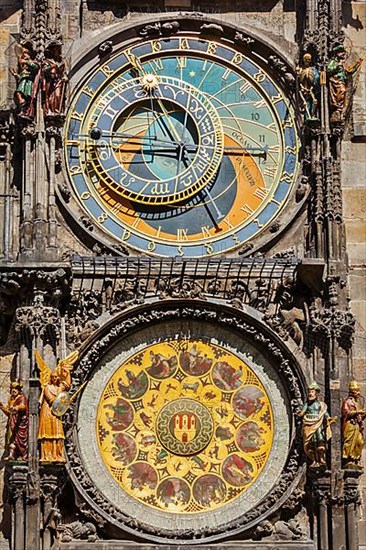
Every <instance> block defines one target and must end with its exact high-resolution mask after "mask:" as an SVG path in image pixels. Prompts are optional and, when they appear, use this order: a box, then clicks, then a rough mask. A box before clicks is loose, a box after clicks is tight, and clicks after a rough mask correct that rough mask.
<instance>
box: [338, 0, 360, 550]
mask: <svg viewBox="0 0 366 550" xmlns="http://www.w3.org/2000/svg"><path fill="white" fill-rule="evenodd" d="M343 4H344V5H343V11H344V23H345V32H346V45H347V46H348V48H349V50H350V52H351V59H352V61H354V60H355V59H356V58H357V57H361V58H363V59H365V58H366V33H365V28H366V3H365V2H344V3H343ZM353 106H354V109H353V135H354V137H353V138H352V140H351V141H344V143H343V158H342V182H343V212H344V220H345V225H346V239H347V253H348V261H349V273H348V283H349V295H350V306H351V311H352V313H353V314H354V315H355V317H356V333H355V339H354V346H353V349H352V359H353V373H352V375H353V377H354V378H356V379H357V380H359V381H360V382H361V384H362V386H361V387H362V395H364V396H365V395H366V65H365V61H364V63H363V67H362V71H361V74H360V79H359V82H358V87H357V91H356V94H355V97H354V102H353ZM363 466H364V468H365V466H366V455H365V450H364V455H363ZM361 486H362V498H363V513H362V514H361V515H360V545H362V546H363V547H365V546H366V518H365V517H364V516H365V513H364V510H365V502H366V479H365V476H364V477H363V483H362V484H361Z"/></svg>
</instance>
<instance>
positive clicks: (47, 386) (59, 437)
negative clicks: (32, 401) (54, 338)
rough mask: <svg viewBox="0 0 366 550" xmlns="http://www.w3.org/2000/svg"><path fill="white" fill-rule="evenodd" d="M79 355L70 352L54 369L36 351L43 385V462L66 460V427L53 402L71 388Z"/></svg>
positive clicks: (40, 416)
mask: <svg viewBox="0 0 366 550" xmlns="http://www.w3.org/2000/svg"><path fill="white" fill-rule="evenodd" d="M78 355H79V352H77V351H74V352H72V353H70V354H69V355H68V356H67V357H66V358H65V359H61V360H60V361H59V362H58V364H57V367H56V369H55V370H52V369H50V367H49V366H48V365H47V364H46V363H45V362H44V360H43V359H42V357H41V355H40V354H39V352H38V351H37V350H36V351H35V356H36V361H37V365H38V368H39V370H40V378H41V386H42V393H41V397H40V404H41V412H40V415H39V427H38V440H39V441H40V442H41V461H42V462H65V455H64V439H65V434H64V429H63V426H62V421H61V420H60V419H59V418H57V416H55V415H54V414H53V412H52V404H53V402H54V401H55V399H56V398H57V396H58V395H59V394H60V393H61V392H64V391H67V390H68V389H69V388H70V386H71V371H72V367H73V364H74V363H75V361H76V360H77V358H78Z"/></svg>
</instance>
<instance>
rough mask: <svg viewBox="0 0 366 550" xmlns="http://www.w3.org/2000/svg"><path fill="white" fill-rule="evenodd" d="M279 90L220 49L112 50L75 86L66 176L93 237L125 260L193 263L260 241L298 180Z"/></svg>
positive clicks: (192, 44) (288, 110)
mask: <svg viewBox="0 0 366 550" xmlns="http://www.w3.org/2000/svg"><path fill="white" fill-rule="evenodd" d="M298 156H299V139H298V135H297V130H296V125H295V122H294V115H293V110H292V107H291V104H290V102H289V101H288V100H287V99H286V97H285V96H284V94H283V92H282V91H281V89H280V88H279V87H278V86H277V84H276V83H275V82H274V81H273V79H272V78H271V77H270V76H269V75H268V74H267V73H266V71H265V70H264V69H263V67H260V66H259V65H258V64H257V63H256V62H254V61H253V60H252V59H250V58H249V57H247V56H245V55H244V54H242V53H240V52H238V51H236V50H234V49H233V48H231V47H230V46H229V45H227V44H220V43H217V42H213V41H209V40H206V39H203V38H200V39H198V38H196V37H190V36H177V37H170V38H169V39H168V38H164V39H157V40H148V41H145V42H141V43H139V44H136V45H134V46H132V47H130V48H128V49H125V50H121V51H120V52H118V53H116V54H115V55H114V56H113V57H111V58H110V59H108V61H106V62H105V63H103V64H101V65H100V66H99V67H98V68H96V69H95V70H94V71H93V72H92V73H91V74H89V76H88V78H87V79H86V80H85V81H84V82H83V83H82V85H81V86H80V87H79V90H78V92H77V93H76V95H75V97H74V100H73V102H72V105H71V107H70V110H69V113H68V117H67V123H66V136H65V158H66V166H67V172H68V177H69V179H70V182H71V185H72V188H73V191H74V193H75V194H76V196H77V199H78V201H79V204H80V205H81V206H82V208H83V209H84V211H85V212H86V213H87V214H88V215H89V216H90V218H91V219H92V220H93V222H94V223H95V224H97V225H98V226H99V228H100V229H101V230H102V231H104V232H105V233H106V235H109V236H110V237H111V238H112V239H113V243H121V244H126V245H128V246H129V247H131V248H132V249H134V250H137V251H140V252H145V253H148V254H152V255H157V256H162V257H169V256H177V255H179V256H187V257H202V256H206V255H215V254H220V253H224V252H227V251H230V250H232V249H234V248H236V247H238V246H241V245H243V243H245V242H247V241H249V240H250V239H253V237H255V236H257V235H258V234H260V233H261V232H263V231H264V229H265V228H266V227H268V225H269V224H270V223H271V222H273V220H274V219H275V218H276V217H277V216H278V214H279V213H280V212H281V211H282V209H283V208H284V206H285V203H286V202H287V200H288V198H289V195H290V193H291V191H292V189H293V187H294V185H295V182H296V180H297V177H298V167H299V163H298Z"/></svg>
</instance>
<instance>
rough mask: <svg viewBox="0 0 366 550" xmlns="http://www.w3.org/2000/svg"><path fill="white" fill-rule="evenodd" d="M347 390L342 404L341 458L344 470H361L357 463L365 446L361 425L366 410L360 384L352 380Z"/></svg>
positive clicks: (365, 416)
mask: <svg viewBox="0 0 366 550" xmlns="http://www.w3.org/2000/svg"><path fill="white" fill-rule="evenodd" d="M348 389H349V392H348V396H347V397H346V399H344V400H343V403H342V458H343V461H344V464H345V467H346V468H361V466H360V464H359V462H360V459H361V454H362V449H363V446H364V444H365V439H364V435H363V431H364V426H363V423H364V420H365V418H366V410H365V406H364V403H362V402H363V401H364V399H363V397H362V396H361V394H360V384H359V383H358V382H356V380H352V381H351V382H350V383H349V388H348ZM361 403H362V404H361Z"/></svg>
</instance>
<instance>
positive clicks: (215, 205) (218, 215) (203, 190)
mask: <svg viewBox="0 0 366 550" xmlns="http://www.w3.org/2000/svg"><path fill="white" fill-rule="evenodd" d="M182 149H183V150H184V152H185V153H187V156H188V160H189V162H192V159H191V158H190V157H189V152H188V151H187V149H186V146H185V145H184V144H183V145H182ZM202 192H204V193H206V195H207V196H208V198H209V199H210V201H211V203H212V206H213V207H214V209H215V212H216V214H217V219H218V220H221V219H222V218H223V217H224V214H222V212H220V210H219V208H218V206H217V204H216V203H215V201H214V200H213V197H212V195H211V193H210V191H209V190H208V189H207V188H204V189H202ZM206 210H207V212H208V213H209V215H210V217H211V214H210V212H209V210H208V209H207V208H206ZM215 227H217V223H216V222H215Z"/></svg>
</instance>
